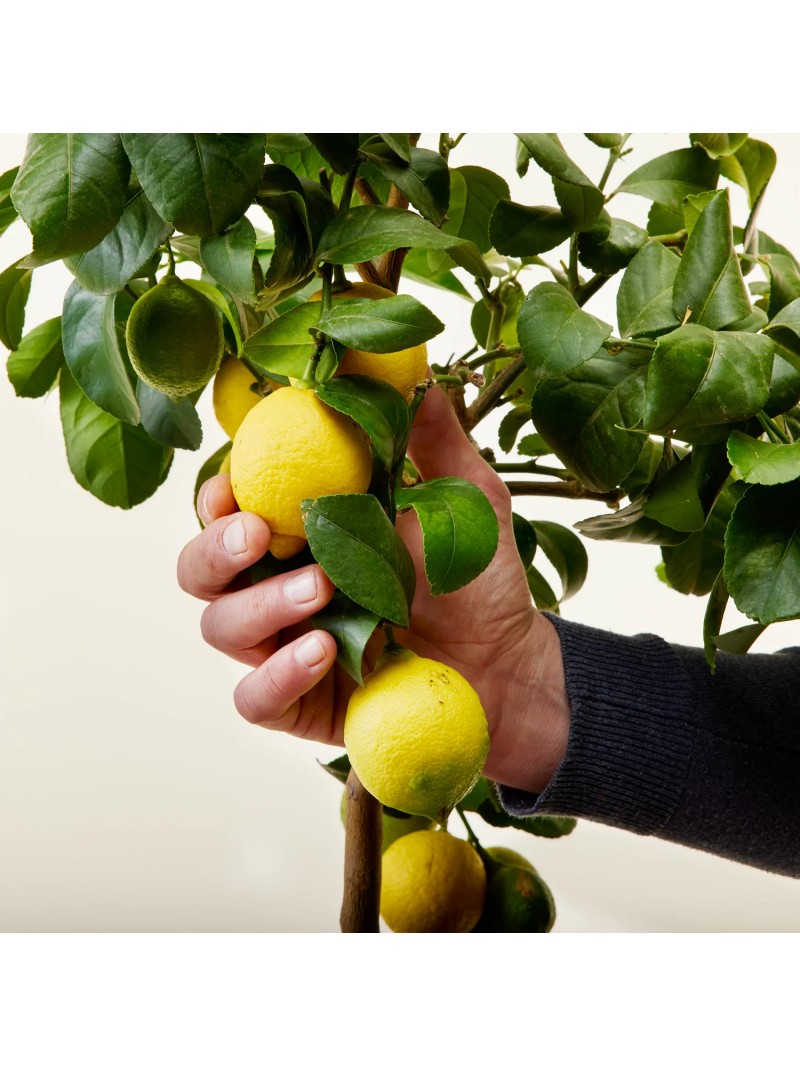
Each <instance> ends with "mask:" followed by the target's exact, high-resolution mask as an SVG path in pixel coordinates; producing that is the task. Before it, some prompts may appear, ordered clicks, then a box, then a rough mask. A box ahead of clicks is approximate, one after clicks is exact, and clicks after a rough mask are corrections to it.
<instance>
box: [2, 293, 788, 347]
mask: <svg viewBox="0 0 800 1067" xmlns="http://www.w3.org/2000/svg"><path fill="white" fill-rule="evenodd" d="M0 284H1V283H0ZM764 333H766V334H768V335H769V336H770V337H772V338H773V339H774V340H775V341H777V342H778V344H780V345H782V346H783V347H784V348H785V349H787V350H788V352H790V353H792V354H793V355H795V356H798V357H800V297H799V298H798V299H797V300H793V301H792V302H791V303H790V304H787V305H786V307H784V308H782V309H781V310H780V311H779V312H778V314H777V315H776V316H775V317H774V318H773V319H772V321H771V322H770V323H769V325H767V326H765V327H764Z"/></svg>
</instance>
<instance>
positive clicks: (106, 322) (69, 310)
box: [61, 282, 140, 426]
mask: <svg viewBox="0 0 800 1067" xmlns="http://www.w3.org/2000/svg"><path fill="white" fill-rule="evenodd" d="M115 301H116V297H114V296H99V295H98V294H97V293H88V292H87V291H86V290H85V289H82V288H81V286H80V285H79V284H78V282H73V283H72V285H71V286H70V287H69V289H68V290H67V293H66V295H65V297H64V309H63V313H62V317H61V335H62V344H63V346H64V359H65V360H66V363H67V366H68V367H69V369H70V374H71V375H72V377H73V378H74V379H75V381H76V382H77V383H78V385H79V386H80V387H81V389H82V390H83V391H84V393H86V395H87V397H89V399H90V400H92V401H93V402H94V403H95V404H96V405H97V406H98V407H99V408H102V409H103V411H107V412H108V413H109V414H110V415H113V416H114V417H115V418H117V419H122V421H123V422H129V423H131V425H134V426H135V425H136V424H137V423H138V422H139V418H140V415H139V405H138V403H137V401H136V393H135V392H134V388H133V385H132V384H131V373H130V371H129V366H128V361H127V353H125V349H124V345H121V343H120V337H119V333H118V331H117V326H116V318H115Z"/></svg>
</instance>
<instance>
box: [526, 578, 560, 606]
mask: <svg viewBox="0 0 800 1067" xmlns="http://www.w3.org/2000/svg"><path fill="white" fill-rule="evenodd" d="M525 577H526V579H527V581H528V589H529V590H530V594H531V596H532V597H533V602H534V604H535V605H536V607H537V608H538V609H539V611H552V612H553V614H555V615H558V614H559V610H558V597H557V596H556V594H555V593H554V592H553V588H552V586H551V585H550V583H549V582H548V581H547V579H546V578H545V577H544V575H543V574H542V573H541V572H540V571H538V570H537V569H536V567H534V566H530V567H528V569H527V570H526V572H525Z"/></svg>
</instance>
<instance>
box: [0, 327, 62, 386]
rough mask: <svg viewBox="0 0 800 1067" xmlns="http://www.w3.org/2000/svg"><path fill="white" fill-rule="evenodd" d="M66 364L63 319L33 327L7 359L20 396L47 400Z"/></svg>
mask: <svg viewBox="0 0 800 1067" xmlns="http://www.w3.org/2000/svg"><path fill="white" fill-rule="evenodd" d="M63 362H64V350H63V349H62V347H61V319H60V318H55V319H48V320H47V322H43V323H41V325H39V326H34V328H33V329H32V330H30V331H29V332H28V333H27V334H25V336H24V337H23V338H22V340H21V342H20V344H19V347H18V348H17V350H16V352H12V353H11V355H10V356H9V357H8V365H7V370H8V377H9V380H10V382H11V384H12V385H13V386H14V392H15V393H16V394H17V396H31V397H33V396H44V395H45V393H47V392H49V391H50V389H52V387H53V386H54V385H55V382H56V379H57V378H58V372H59V370H60V368H61V365H62V364H63Z"/></svg>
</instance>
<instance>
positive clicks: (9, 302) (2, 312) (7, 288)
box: [0, 259, 33, 351]
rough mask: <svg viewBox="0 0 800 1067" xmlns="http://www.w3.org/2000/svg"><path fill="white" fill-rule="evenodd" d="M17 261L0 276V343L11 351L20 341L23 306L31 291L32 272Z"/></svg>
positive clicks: (23, 321)
mask: <svg viewBox="0 0 800 1067" xmlns="http://www.w3.org/2000/svg"><path fill="white" fill-rule="evenodd" d="M21 262H22V260H21V259H20V260H17V262H16V263H12V265H11V266H10V267H6V269H5V270H4V271H3V273H2V274H0V341H2V342H3V344H4V345H5V346H6V348H8V349H11V350H12V351H13V350H14V349H15V348H16V347H17V346H18V345H19V343H20V341H21V340H22V331H23V329H24V327H25V305H26V304H27V302H28V296H29V295H30V291H31V278H32V277H33V271H32V270H30V269H28V268H26V267H21V266H19V264H20V263H21Z"/></svg>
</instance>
